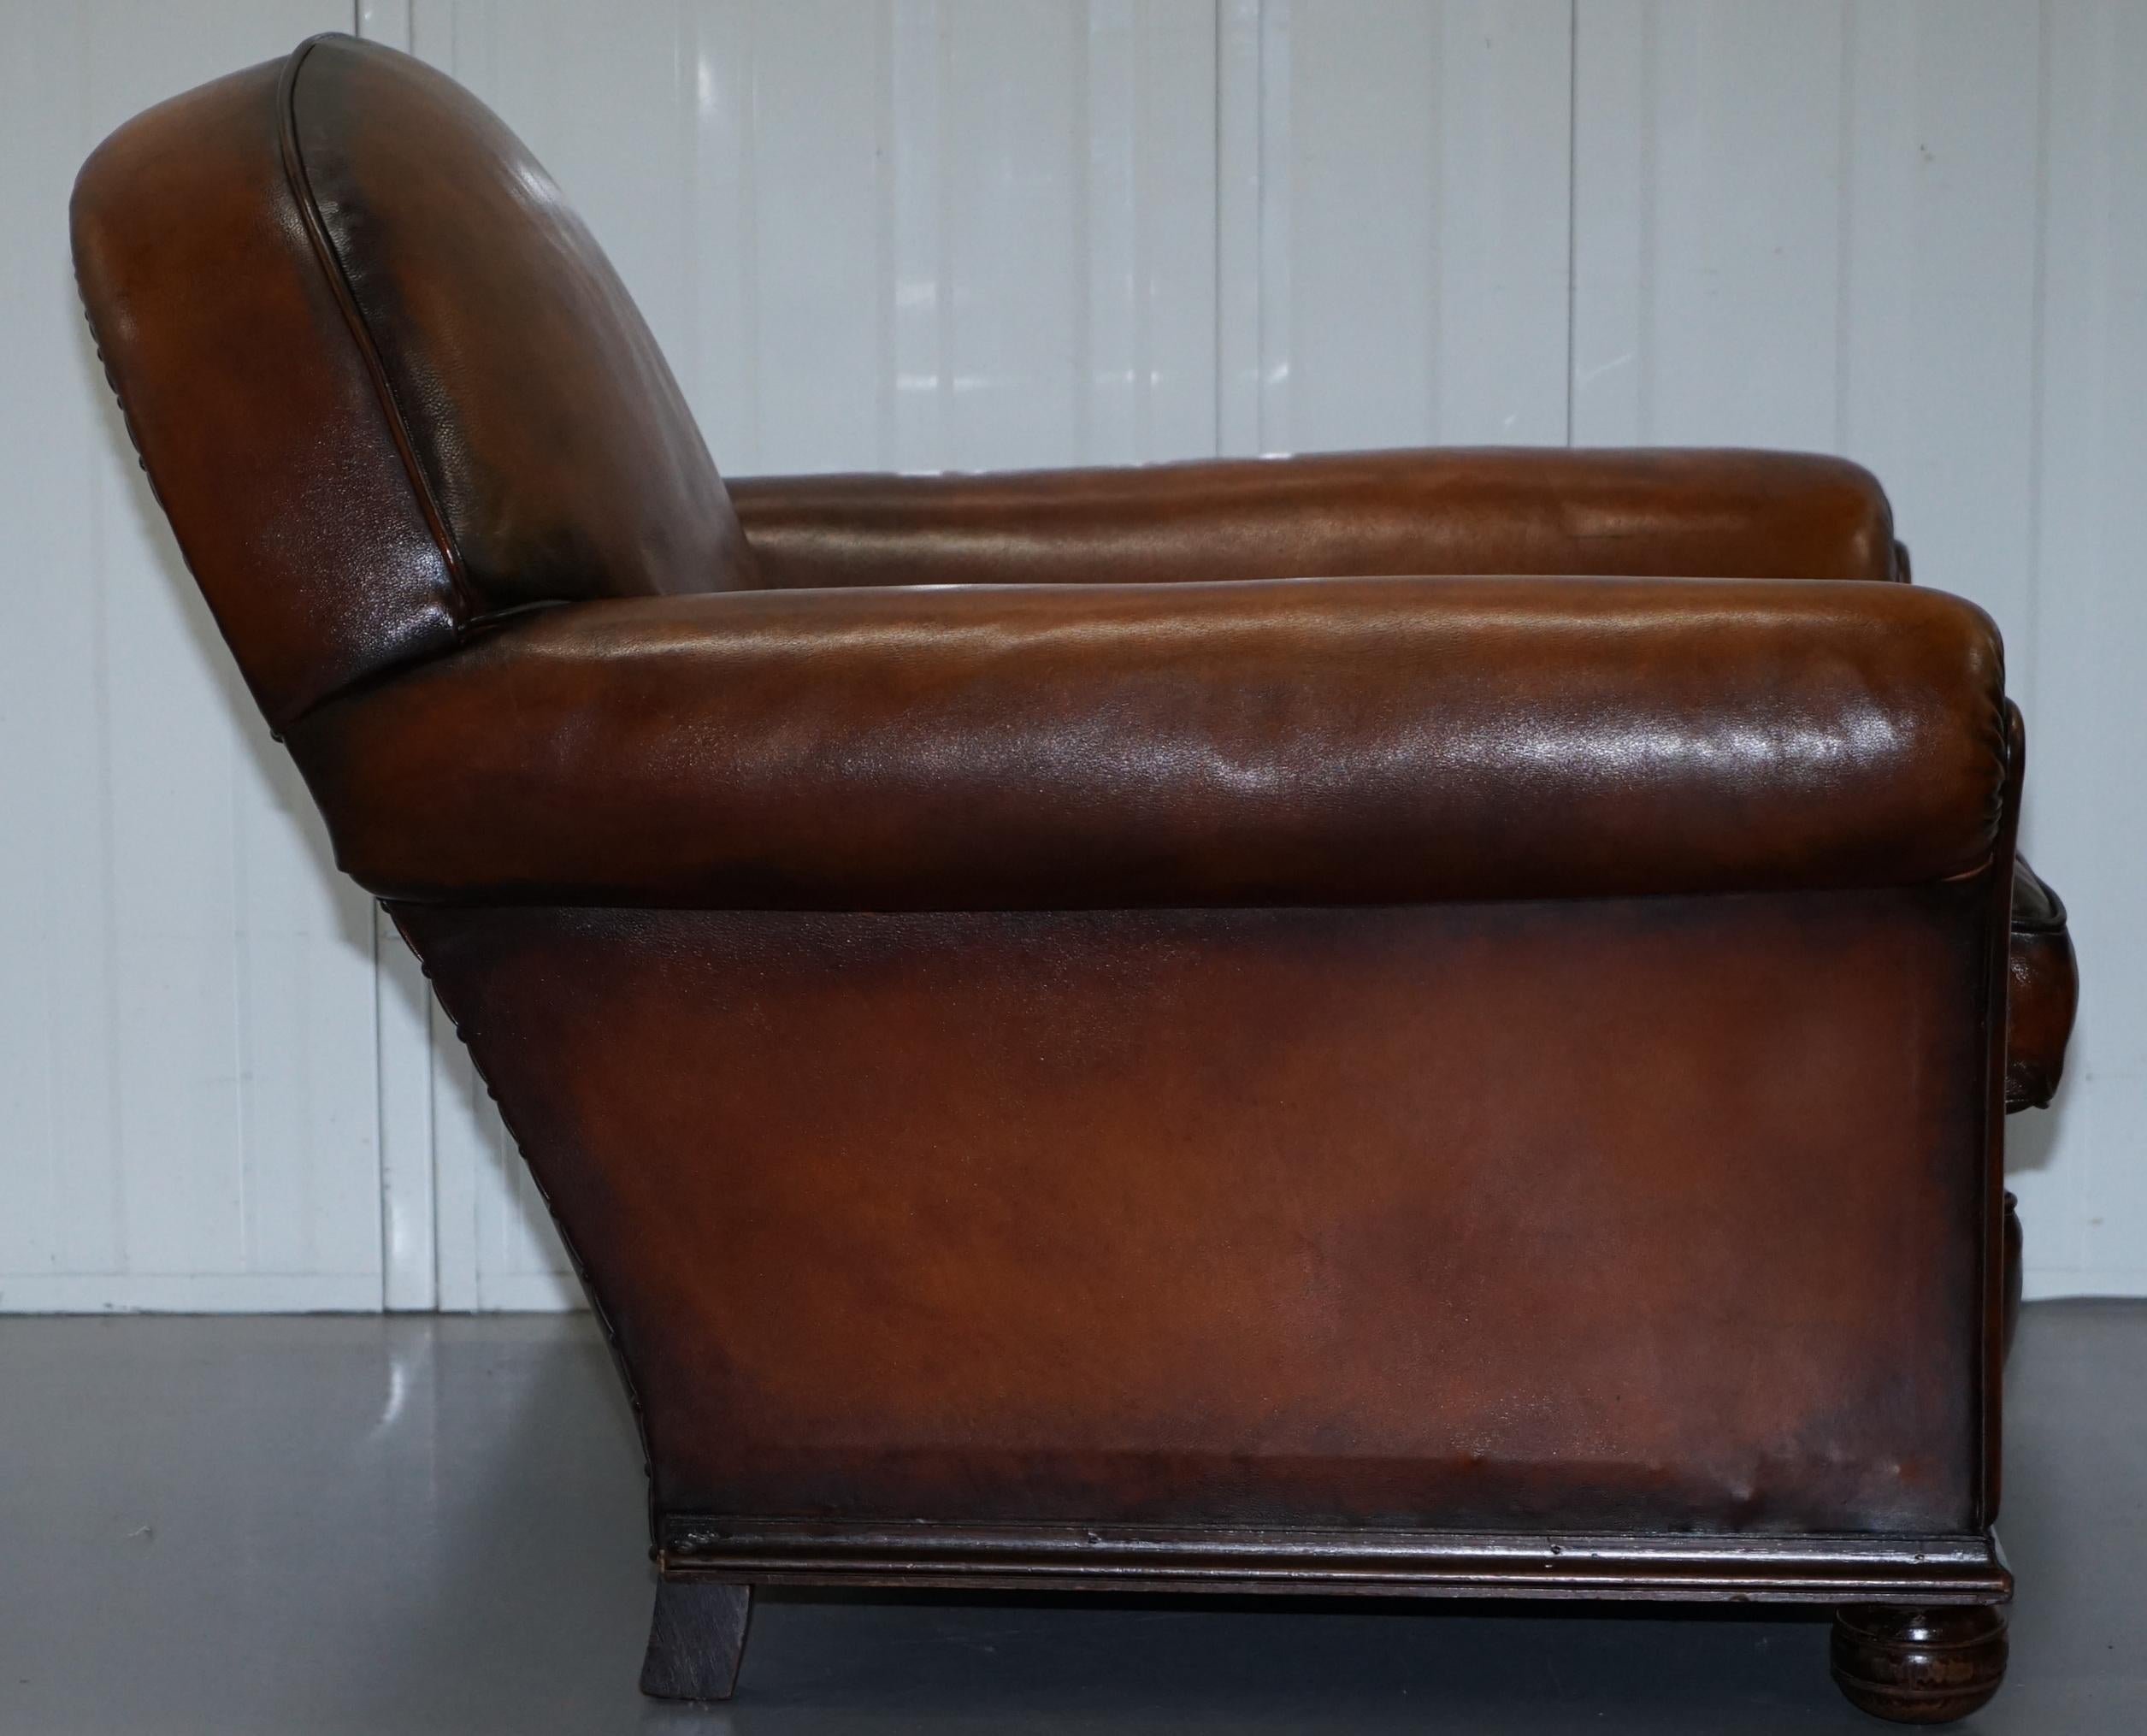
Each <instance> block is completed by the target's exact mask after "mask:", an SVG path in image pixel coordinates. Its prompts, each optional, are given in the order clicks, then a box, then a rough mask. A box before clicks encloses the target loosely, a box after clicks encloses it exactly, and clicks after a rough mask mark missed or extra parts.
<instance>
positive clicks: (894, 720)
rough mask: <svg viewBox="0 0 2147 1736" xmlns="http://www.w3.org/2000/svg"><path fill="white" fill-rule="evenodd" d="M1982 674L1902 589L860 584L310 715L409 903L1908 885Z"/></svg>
mask: <svg viewBox="0 0 2147 1736" xmlns="http://www.w3.org/2000/svg"><path fill="white" fill-rule="evenodd" d="M2000 676H2001V658H2000V656H1999V652H1998V646H1997V635H1996V633H1995V631H1994V630H1993V629H1992V628H1991V623H1989V621H1988V620H1986V619H1985V617H1983V616H1982V615H1981V614H1980V613H1979V611H1976V610H1974V609H1972V608H1970V607H1968V606H1967V605H1964V604H1962V603H1960V602H1958V601H1957V600H1955V599H1953V598H1950V597H1945V596H1942V595H1940V594H1938V593H1935V592H1927V591H1918V590H1912V589H1908V588H1903V587H1891V586H1890V587H1887V588H1885V589H1883V590H1875V591H1874V590H1873V589H1871V588H1864V587H1855V586H1842V585H1818V584H1797V583H1781V582H1775V583H1766V582H1756V581H1742V582H1725V581H1711V580H1677V581H1644V580H1631V579H1617V580H1605V579H1522V578H1517V579H1501V580H1467V579H1331V580H1320V581H1298V582H1287V581H1283V582H1264V583H1253V584H1208V585H1200V586H1195V587H1184V586H1169V587H1155V586H1082V587H1064V586H1059V587H1025V588H1006V589H992V588H962V589H955V590H905V589H894V590H882V589H877V588H858V589H852V590H846V591H840V592H832V591H821V592H793V593H761V594H757V595H736V596H728V597H697V598H690V599H679V600H675V601H663V602H648V603H634V604H619V605H595V606H591V607H587V608H570V609H562V610H552V611H545V612H543V613H541V614H540V615H536V616H533V617H528V619H525V620H522V621H517V622H515V623H510V624H509V625H508V626H506V627H504V628H503V629H500V630H499V631H498V632H496V633H494V634H492V635H487V637H486V638H484V639H483V640H482V641H480V642H477V643H475V644H473V645H472V646H471V647H469V649H468V650H466V651H464V652H463V653H461V654H460V655H459V656H457V657H455V658H450V659H447V660H445V662H442V663H439V664H434V665H432V666H430V667H428V668H426V669H422V670H416V671H413V672H412V673H411V674H410V676H408V677H406V678H405V679H404V680H402V681H399V682H395V683H393V684H392V685H390V686H388V687H386V688H380V689H378V690H375V691H369V692H368V693H366V694H361V695H358V696H357V697H355V698H354V699H352V700H346V701H344V702H341V703H339V704H338V705H336V706H331V707H328V708H326V709H324V710H323V711H321V712H319V713H317V714H316V716H315V717H310V718H309V719H307V720H306V722H305V723H304V725H303V726H301V727H300V728H299V729H296V730H294V731H293V732H292V738H291V739H292V747H293V749H294V750H295V751H296V753H298V759H299V761H300V764H301V765H304V768H305V770H306V773H307V776H308V777H309V779H310V782H311V784H312V787H313V789H314V792H315V794H316V796H317V797H318V798H319V800H320V802H321V809H322V812H324V813H326V814H327V817H328V822H329V825H330V828H331V830H332V831H333V834H334V836H335V839H336V844H337V850H338V855H339V860H340V861H341V862H342V864H343V865H344V867H345V868H346V869H347V870H348V871H350V872H351V873H352V874H354V875H356V876H357V878H358V879H359V880H360V881H362V882H363V883H364V884H366V885H367V886H369V888H371V889H373V890H374V891H375V892H379V893H380V894H382V895H386V896H390V897H395V898H401V899H428V898H453V899H463V900H469V899H487V898H501V897H508V898H515V899H524V900H557V901H562V902H572V903H581V904H669V905H703V906H716V907H723V908H732V909H748V908H756V907H760V906H775V907H792V906H823V907H828V908H834V909H864V910H879V909H906V910H920V909H921V910H931V909H956V910H964V909H987V910H988V909H1013V908H1027V907H1034V906H1058V907H1062V908H1088V907H1098V906H1101V907H1109V906H1133V905H1157V904H1162V905H1169V904H1318V903H1349V904H1356V903H1407V902H1413V901H1418V900H1431V899H1446V898H1496V897H1511V898H1535V897H1544V896H1577V895H1590V894H1602V893H1619V892H1654V893H1672V892H1704V891H1738V890H1752V889H1764V888H1776V887H1798V886H1847V885H1855V886H1885V885H1900V884H1908V883H1917V882H1922V881H1930V880H1937V879H1942V878H1944V877H1947V876H1949V875H1954V874H1961V873H1967V872H1970V871H1973V870H1975V869H1977V868H1979V867H1980V866H1982V865H1984V864H1985V862H1986V861H1987V859H1988V858H1989V856H1990V853H1991V847H1992V845H1993V843H1994V841H1995V840H1996V836H1997V823H1998V805H1999V796H2000V792H2001V789H2002V784H2003V781H2004V773H2005V752H2004V737H2003V734H2002V731H2003V717H2002V712H2001V706H2002V698H2001V694H2000V688H1999V682H2000ZM497 718H512V719H514V720H516V721H515V726H514V727H513V728H512V729H493V728H489V727H487V723H488V720H492V719H497Z"/></svg>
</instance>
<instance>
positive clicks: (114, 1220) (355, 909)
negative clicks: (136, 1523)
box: [0, 0, 380, 1309]
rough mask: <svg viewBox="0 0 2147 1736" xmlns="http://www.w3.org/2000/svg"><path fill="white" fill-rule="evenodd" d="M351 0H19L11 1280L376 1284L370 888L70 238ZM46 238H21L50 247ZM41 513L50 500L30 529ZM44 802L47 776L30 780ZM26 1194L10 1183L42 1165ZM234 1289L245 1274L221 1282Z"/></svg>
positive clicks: (15, 41) (23, 1302)
mask: <svg viewBox="0 0 2147 1736" xmlns="http://www.w3.org/2000/svg"><path fill="white" fill-rule="evenodd" d="M349 17H350V12H349V9H348V7H347V6H345V5H343V4H339V3H321V0H251V3H239V0H220V3H216V4H214V5H206V6H202V7H196V8H190V9H185V10H184V11H183V12H182V11H181V10H180V9H144V8H136V7H132V6H127V5H121V4H118V3H116V0H111V3H92V4H85V5H80V6H74V7H29V6H20V7H14V8H10V9H9V12H8V14H7V20H6V28H7V32H8V46H9V51H8V52H7V53H6V54H5V55H4V56H0V62H4V70H0V78H4V79H5V80H8V82H9V86H10V88H9V91H8V93H7V96H8V100H7V101H6V102H5V103H3V104H0V108H4V110H5V113H4V115H0V128H6V129H9V131H10V132H11V133H12V130H13V129H15V128H17V127H20V128H21V133H20V134H19V135H17V136H11V137H9V139H7V141H6V145H5V149H4V151H0V164H4V165H5V167H4V170H3V171H0V183H4V186H5V188H6V192H5V194H4V198H5V201H6V203H5V204H4V205H0V233H4V236H5V238H6V244H7V245H6V246H5V248H4V249H0V251H4V252H5V254H6V255H7V256H8V257H9V262H10V267H9V278H8V280H7V284H6V289H5V294H4V302H0V322H4V324H5V326H6V328H7V329H8V331H9V338H10V354H11V356H12V357H15V358H16V360H17V361H18V362H19V363H21V366H22V367H23V368H24V369H27V378H26V377H25V376H23V375H14V376H12V377H11V381H10V384H11V387H16V388H17V389H16V390H15V391H12V392H11V393H10V394H9V410H8V411H6V412H4V413H0V428H4V430H5V438H6V440H7V451H6V462H5V463H4V464H0V473H3V474H0V514H4V516H5V518H6V521H7V522H8V523H9V526H10V528H11V534H10V557H9V558H10V562H11V564H12V563H15V562H18V561H19V562H20V563H21V566H20V569H19V570H18V571H17V573H16V581H17V582H16V584H15V587H14V588H13V590H12V592H11V594H13V595H15V596H17V597H21V598H24V599H34V600H32V601H31V602H30V607H31V608H32V611H36V623H35V628H36V630H34V631H32V633H31V634H29V635H28V636H27V638H23V639H19V640H15V641H14V642H13V643H12V644H11V646H10V647H9V654H10V656H11V658H19V659H20V664H21V666H20V667H19V668H16V667H10V669H9V670H8V671H7V673H8V676H9V679H8V680H7V682H6V683H5V685H6V687H7V689H8V699H7V700H6V701H5V702H4V703H7V704H9V706H17V705H19V706H22V707H23V716H22V717H21V719H19V720H18V721H19V722H20V723H21V725H22V728H23V730H24V739H29V738H30V737H31V736H32V735H34V738H35V739H36V740H37V741H38V751H37V753H35V754H27V753H26V754H24V755H22V756H21V759H20V760H19V761H18V763H19V764H26V765H27V764H28V763H29V762H32V761H34V762H35V765H34V769H33V771H32V772H31V774H30V777H29V779H28V784H29V787H28V788H26V789H22V790H20V791H18V790H17V789H16V788H14V787H13V786H12V784H11V787H10V791H9V794H10V804H9V806H10V824H9V827H8V828H7V829H6V831H5V842H4V843H0V852H4V866H3V867H0V880H4V882H5V883H6V886H7V889H8V890H9V893H10V894H11V896H10V898H9V900H8V902H9V904H10V905H12V906H16V907H15V909H14V910H13V911H12V912H11V915H10V918H9V923H8V924H7V926H6V928H5V930H0V936H4V942H3V943H4V948H5V956H4V960H0V975H4V977H5V978H6V980H7V981H8V983H9V1000H10V1001H11V1003H12V1006H11V1009H10V1014H9V1017H10V1019H20V1020H21V1023H22V1024H23V1025H24V1026H25V1027H26V1029H25V1030H24V1031H23V1032H22V1033H21V1035H22V1036H23V1039H24V1040H23V1041H22V1042H21V1043H20V1044H12V1043H11V1044H9V1051H10V1052H9V1057H8V1060H6V1062H4V1063H0V1068H3V1069H4V1071H0V1091H4V1093H5V1095H6V1098H7V1100H8V1101H9V1103H10V1104H11V1105H12V1104H13V1103H14V1102H15V1101H16V1100H17V1099H18V1098H19V1099H21V1101H23V1103H24V1106H25V1107H26V1109H27V1110H28V1111H30V1112H32V1113H28V1114H26V1115H25V1116H21V1117H11V1118H10V1120H9V1131H8V1134H7V1135H6V1136H5V1137H6V1140H7V1142H8V1143H7V1145H6V1147H5V1148H4V1162H5V1165H6V1167H7V1170H8V1172H9V1176H10V1178H12V1177H13V1176H14V1175H15V1173H16V1172H21V1173H24V1174H26V1175H27V1176H29V1177H31V1178H33V1186H34V1188H35V1190H36V1193H35V1201H36V1204H35V1208H34V1209H33V1210H32V1212H30V1213H24V1214H21V1215H19V1216H18V1215H17V1214H15V1213H13V1212H12V1211H11V1212H10V1213H9V1214H6V1215H7V1217H8V1219H9V1227H8V1228H7V1229H5V1230H0V1308H10V1309H14V1308H80V1307H148V1306H157V1307H166V1306H176V1305H183V1306H203V1307H213V1306H229V1305H233V1304H232V1302H230V1301H229V1300H228V1299H229V1298H232V1297H236V1296H241V1295H244V1296H252V1297H255V1298H268V1299H271V1300H269V1302H268V1305H271V1306H279V1307H325V1306H351V1305H353V1304H354V1303H357V1304H360V1305H365V1306H377V1305H378V1302H379V1299H380V1257H379V1236H378V1231H377V1220H376V1219H375V1215H374V1214H375V1210H376V1200H377V1190H376V1185H375V1166H376V1152H375V1108H374V1095H375V1091H374V1080H373V1074H374V1065H373V1054H372V969H371V962H370V957H369V951H370V941H369V918H367V917H366V915H365V912H364V904H363V899H362V898H361V897H359V896H358V895H356V894H354V893H353V892H352V891H351V889H349V888H348V886H347V884H346V883H342V882H340V881H339V880H338V879H337V878H335V877H333V873H332V870H331V869H330V867H329V865H328V861H327V846H326V841H325V839H324V837H323V836H322V835H321V829H320V826H319V824H318V821H317V820H316V818H314V817H313V814H312V811H311V805H310V802H308V801H306V800H304V798H303V795H302V794H301V793H299V792H298V789H297V785H296V780H295V778H294V777H293V776H292V775H291V774H290V773H289V771H288V770H287V762H286V760H285V757H284V755H283V754H282V753H281V750H280V749H279V748H276V747H274V744H273V743H271V742H270V741H268V738H267V734H266V731H265V730H264V729H262V727H261V725H260V723H259V721H258V718H257V715H256V713H255V709H254V706H253V704H252V701H251V699H250V698H249V697H248V696H247V695H246V694H245V691H244V689H243V688H242V687H241V685H240V684H239V681H238V678H237V676H236V674H235V672H234V671H233V668H232V666H231V663H230V659H229V658H228V656H227V653H226V652H225V651H224V650H223V647H222V646H221V642H220V641H219V639H218V636H217V635H216V632H215V628H214V626H213V624H212V623H210V621H209V617H208V613H207V611H206V609H205V607H204V606H203V604H202V601H201V599H200V596H199V593H198V589H197V588H196V587H195V585H194V583H193V582H192V579H191V578H190V577H189V576H187V575H186V572H185V571H184V570H183V568H182V567H181V566H180V562H179V560H178V558H177V554H176V552H175V550H174V548H173V546H172V543H171V540H170V537H169V534H168V531H167V530H166V528H165V527H164V524H163V522H162V515H161V514H160V513H158V512H157V511H156V508H155V505H154V504H153V503H152V502H151V501H150V499H149V496H148V493H147V490H146V488H145V487H144V486H143V484H142V481H141V479H140V478H139V474H138V473H137V471H136V469H135V467H134V464H133V457H132V454H131V452H129V451H128V449H127V445H126V441H125V437H124V434H123V431H122V430H121V428H120V425H119V422H118V419H117V416H116V415H115V414H114V413H113V412H112V411H111V410H109V407H108V405H109V393H107V390H106V388H105V387H104V384H103V380H102V377H101V375H100V373H99V370H98V369H97V364H96V361H95V357H94V356H93V355H92V354H91V350H90V345H89V343H88V340H87V339H86V335H85V334H84V328H83V327H82V325H81V322H80V310H79V306H78V304H77V303H76V300H75V297H74V287H73V285H72V282H71V281H70V279H69V275H68V263H67V255H66V245H65V236H66V216H65V212H66V199H67V193H68V186H69V184H70V182H71V181H72V180H73V177H74V169H75V168H76V166H77V165H78V164H79V162H80V160H81V158H82V156H84V155H86V153H87V151H88V150H89V148H90V147H91V145H93V144H95V143H96V141H97V139H98V138H99V137H100V136H101V135H102V134H103V133H104V132H106V131H108V130H109V128H110V127H114V126H115V125H117V124H118V123H119V122H120V121H123V120H125V119H126V118H127V117H128V116H129V115H132V114H133V113H134V112H135V111H137V110H138V109H141V108H144V107H146V106H147V105H148V104H149V103H151V102H153V101H155V100H156V99H157V98H159V97H162V96H166V95H169V94H172V93H174V92H177V91H180V90H182V89H184V88H186V86H189V85H192V84H194V83H198V82H199V81H201V80H204V79H207V78H209V77H211V76H214V75H215V74H218V73H221V72H225V71H228V70H230V69H231V68H233V67H235V66H240V65H245V64H247V63H249V62H253V61H257V60H260V59H263V58H266V57H268V56H272V55H274V54H278V53H280V52H283V51H286V50H288V49H289V48H290V47H291V46H292V45H293V44H295V43H297V42H298V40H299V39H301V38H304V37H305V36H307V35H309V34H311V33H313V32H316V31H318V30H321V29H324V28H330V27H334V26H336V25H338V24H345V25H347V23H348V21H349ZM15 262H20V263H19V265H18V264H17V263H15ZM25 527H33V528H30V529H29V530H27V534H26V532H25V530H24V528H25ZM18 802H20V803H21V804H22V806H17V805H16V804H17V803H18ZM16 893H20V894H21V896H20V898H17V897H15V896H12V895H14V894H16ZM10 1193H11V1197H12V1190H10ZM219 1297H222V1298H226V1300H221V1301H220V1300H218V1298H219Z"/></svg>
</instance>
